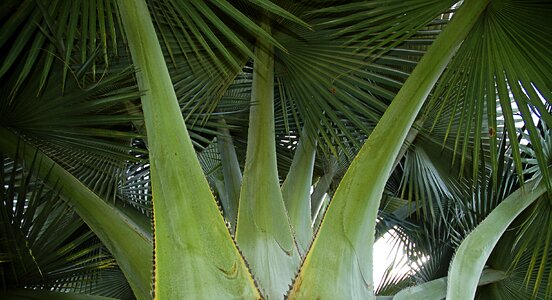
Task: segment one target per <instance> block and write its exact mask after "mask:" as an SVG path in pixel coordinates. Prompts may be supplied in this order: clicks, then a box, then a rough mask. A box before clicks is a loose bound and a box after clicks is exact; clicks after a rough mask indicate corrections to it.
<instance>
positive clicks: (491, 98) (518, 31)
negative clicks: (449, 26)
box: [431, 1, 552, 189]
mask: <svg viewBox="0 0 552 300" xmlns="http://www.w3.org/2000/svg"><path fill="white" fill-rule="evenodd" d="M505 2H506V1H496V2H493V3H492V4H491V5H489V7H488V8H487V10H486V12H485V16H484V17H483V18H481V20H480V21H479V22H478V23H477V24H476V26H475V27H474V29H473V30H472V32H471V33H470V35H469V36H468V38H467V39H466V41H465V42H464V43H463V44H462V46H461V47H460V49H459V51H458V53H457V55H456V57H455V58H454V59H453V61H452V62H451V64H450V65H449V67H448V69H447V71H446V72H445V73H444V74H443V76H442V78H441V80H440V83H439V84H438V86H437V87H436V90H435V92H434V94H433V100H431V101H432V102H433V103H440V104H439V106H440V110H443V108H445V107H448V108H449V110H451V108H452V112H450V113H449V116H457V118H458V119H459V120H460V121H459V124H458V125H457V126H454V127H453V126H451V125H450V123H449V125H448V128H447V134H446V138H445V140H446V139H447V138H448V139H454V145H455V149H457V150H458V152H459V153H461V161H462V165H463V166H464V165H467V164H466V163H465V159H466V157H468V156H471V157H473V158H474V159H473V160H472V161H473V167H472V170H473V174H474V175H475V174H477V173H478V172H477V169H478V168H479V165H478V164H479V159H477V158H478V157H479V156H480V155H481V153H482V151H483V149H482V146H481V144H482V143H483V144H488V145H489V146H488V147H489V149H490V150H489V151H490V152H489V154H490V158H489V159H488V161H489V164H490V166H491V168H492V169H493V172H494V173H496V170H497V167H498V165H499V163H498V158H497V157H496V155H495V154H496V153H498V152H497V151H496V149H498V142H499V141H498V140H497V136H498V135H497V133H498V132H499V131H501V129H500V127H501V122H503V123H504V127H505V129H506V131H507V132H508V140H509V143H510V144H511V147H512V150H511V155H512V156H513V157H514V161H515V165H516V170H517V172H518V174H519V175H520V176H521V174H522V171H523V170H522V161H521V156H520V143H519V141H518V139H517V131H518V129H517V127H516V122H517V120H516V114H515V113H516V111H517V112H518V114H519V116H520V117H521V120H522V121H523V124H524V127H525V129H526V130H527V132H528V134H529V138H530V140H531V141H537V140H539V134H538V128H537V127H536V124H535V122H534V121H533V117H536V118H539V119H541V120H542V122H544V123H546V124H549V123H550V122H551V121H552V118H551V114H550V95H551V94H550V91H551V90H552V87H551V85H550V81H549V80H548V78H550V76H551V75H552V74H551V73H550V72H551V71H550V70H552V60H551V59H550V55H549V54H550V50H549V49H551V47H552V44H551V40H552V35H551V33H550V31H549V30H546V29H545V28H546V27H547V24H548V15H550V13H552V11H551V8H550V6H549V5H547V3H543V2H539V1H509V2H508V4H506V3H505ZM497 102H498V103H499V104H500V105H499V107H500V109H498V108H497V105H496V104H497ZM445 110H446V108H445ZM447 118H448V117H447ZM449 120H451V119H449ZM442 121H445V120H440V121H439V122H442ZM445 122H446V121H445ZM534 151H535V154H536V156H537V159H538V160H537V161H538V165H539V168H540V169H541V172H542V173H543V175H544V178H545V179H546V180H549V179H550V177H549V172H548V169H547V167H546V163H545V158H544V153H543V149H542V147H541V146H540V144H539V143H535V147H534ZM495 180H496V179H495ZM549 189H550V187H549Z"/></svg>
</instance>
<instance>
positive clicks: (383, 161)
mask: <svg viewBox="0 0 552 300" xmlns="http://www.w3.org/2000/svg"><path fill="white" fill-rule="evenodd" d="M488 2H489V1H488V0H487V1H482V0H471V1H469V0H467V1H464V3H463V5H462V6H461V8H460V9H459V10H458V11H457V12H456V13H455V16H454V18H453V19H452V21H451V22H450V23H449V24H448V25H447V27H446V28H445V29H444V30H443V31H442V32H441V34H440V35H439V37H438V38H437V40H436V41H435V42H434V43H433V45H432V46H431V47H430V48H429V49H428V51H427V53H426V54H425V55H424V57H423V58H422V59H421V61H420V62H419V63H418V65H417V66H416V68H415V69H414V71H413V72H412V74H411V75H410V77H409V78H408V80H407V81H406V82H405V83H404V85H403V87H402V88H401V90H400V91H399V93H398V94H397V96H396V97H395V99H393V102H392V103H391V105H390V106H389V107H388V108H387V110H386V111H385V114H384V115H383V116H382V118H381V120H380V121H379V122H378V124H377V126H376V128H374V131H373V132H372V133H371V134H370V136H369V138H368V140H367V141H366V143H365V144H364V146H363V147H362V149H361V150H360V152H359V153H358V155H357V156H356V158H355V160H354V161H353V163H352V164H351V166H350V167H349V169H348V170H347V173H346V174H345V176H344V178H343V180H342V181H341V183H340V185H339V187H338V188H337V190H336V192H335V195H334V197H333V199H332V202H331V203H330V205H329V207H328V211H327V213H326V215H325V217H324V220H323V221H322V224H321V227H320V231H319V233H318V235H317V237H316V238H315V240H314V242H313V246H312V248H311V250H310V252H309V253H308V255H307V257H306V260H305V262H304V263H303V266H302V268H301V271H300V273H299V276H298V278H297V280H296V281H295V283H294V286H293V290H292V292H291V295H290V299H317V298H320V299H336V298H342V299H374V297H375V296H374V287H373V275H372V269H373V262H372V255H373V253H372V252H373V245H374V236H375V226H376V218H377V213H378V209H379V204H380V199H381V195H382V193H383V190H384V188H385V183H386V181H387V178H388V176H389V173H390V172H391V168H392V166H393V162H394V160H395V158H396V157H397V155H398V153H399V150H400V148H401V145H402V144H403V142H404V140H405V138H406V135H407V134H408V131H409V130H410V128H411V126H412V124H413V122H414V120H415V118H416V116H417V114H418V112H419V110H420V108H421V107H422V105H423V103H424V102H425V100H426V98H427V96H428V94H429V92H430V91H431V89H432V88H433V86H434V84H435V82H436V81H437V79H438V78H439V76H440V75H441V73H442V72H443V70H444V69H445V67H446V65H447V64H448V63H449V61H450V59H451V58H452V57H453V55H454V54H455V53H456V50H457V49H458V47H459V46H460V45H461V43H462V41H463V40H464V38H465V37H466V36H467V34H468V33H469V31H470V30H471V28H472V27H473V25H474V24H475V23H476V22H477V20H478V19H479V16H480V15H481V13H482V12H483V11H484V9H485V8H486V6H487V4H488ZM344 258H347V259H344Z"/></svg>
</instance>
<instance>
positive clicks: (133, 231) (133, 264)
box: [0, 127, 153, 299]
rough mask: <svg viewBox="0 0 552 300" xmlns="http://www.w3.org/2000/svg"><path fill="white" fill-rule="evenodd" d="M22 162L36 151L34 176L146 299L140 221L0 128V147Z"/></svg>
mask: <svg viewBox="0 0 552 300" xmlns="http://www.w3.org/2000/svg"><path fill="white" fill-rule="evenodd" d="M18 141H19V155H20V156H22V157H23V160H24V161H27V162H30V161H32V160H33V159H34V156H35V154H36V161H37V162H39V165H38V166H37V169H38V175H39V176H40V177H41V178H43V179H45V180H47V183H48V184H49V185H50V186H60V188H61V195H62V198H63V199H64V200H66V201H68V202H69V203H70V204H71V206H72V207H73V209H74V210H75V211H76V212H77V214H79V216H80V217H81V218H82V219H83V220H84V222H85V223H86V224H87V225H88V226H89V227H90V229H92V231H94V233H95V234H96V235H97V236H98V238H99V239H100V240H101V241H102V243H103V244H104V245H105V246H106V247H107V249H109V251H110V252H111V254H112V255H113V257H115V259H116V260H117V264H118V265H119V267H120V268H121V270H122V271H123V273H124V274H125V277H126V278H127V280H128V282H129V284H130V286H131V287H132V291H133V292H134V294H135V296H136V297H137V298H138V299H149V298H150V284H151V278H150V274H151V251H152V249H153V245H152V240H151V234H150V233H149V231H148V230H147V229H146V228H143V227H142V226H143V223H135V222H134V221H133V220H132V219H131V218H129V217H128V216H127V215H126V214H124V213H123V212H121V211H120V210H118V209H116V208H114V207H113V206H111V205H109V204H108V203H106V201H104V200H103V199H101V198H100V197H98V195H96V194H95V193H94V192H93V191H91V190H90V189H89V188H87V187H86V186H85V185H84V184H83V183H82V182H80V181H79V180H78V179H77V178H75V177H74V176H73V175H71V174H70V173H69V172H67V170H65V169H64V168H63V167H61V166H60V165H58V164H57V163H55V162H54V161H53V160H52V159H50V158H49V157H48V156H47V155H46V154H44V153H43V152H41V151H40V150H38V149H37V148H36V147H34V146H33V145H31V144H29V143H28V142H25V141H24V140H22V139H20V138H19V137H18V136H17V135H15V134H14V133H12V132H11V131H9V130H8V129H6V128H4V127H0V149H1V150H2V152H4V153H6V154H8V155H10V156H12V157H14V155H15V153H16V151H17V150H18Z"/></svg>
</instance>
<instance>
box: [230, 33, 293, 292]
mask: <svg viewBox="0 0 552 300" xmlns="http://www.w3.org/2000/svg"><path fill="white" fill-rule="evenodd" d="M263 29H265V30H267V31H269V30H270V27H269V26H268V25H267V24H263ZM255 56H256V58H257V60H255V64H254V66H253V82H252V90H251V109H250V113H249V129H248V138H247V156H246V161H245V167H244V174H243V181H242V187H241V193H240V204H239V208H238V223H237V229H236V240H237V241H238V244H239V245H240V249H241V250H242V251H243V253H244V255H245V256H246V257H247V261H248V263H249V266H250V267H251V270H252V272H253V274H254V276H255V279H257V281H258V282H259V284H260V286H261V287H262V292H263V294H264V296H265V297H267V298H269V299H282V298H283V296H284V293H285V292H286V291H287V290H288V288H289V284H290V283H291V279H292V277H293V275H294V274H295V272H296V270H297V266H298V265H299V255H298V252H297V248H296V245H295V242H294V240H293V235H292V232H291V227H290V224H289V219H288V216H287V214H286V210H285V206H284V201H283V198H282V192H281V190H280V184H279V179H278V169H277V165H276V142H275V130H274V53H273V47H272V45H271V44H270V43H268V42H266V41H264V40H258V41H257V43H256V46H255Z"/></svg>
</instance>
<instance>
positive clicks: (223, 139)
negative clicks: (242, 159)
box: [217, 119, 242, 231]
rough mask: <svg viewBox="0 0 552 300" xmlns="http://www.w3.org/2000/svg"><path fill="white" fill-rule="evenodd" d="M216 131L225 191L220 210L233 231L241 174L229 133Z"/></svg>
mask: <svg viewBox="0 0 552 300" xmlns="http://www.w3.org/2000/svg"><path fill="white" fill-rule="evenodd" d="M220 123H221V124H222V125H223V126H225V125H226V122H225V121H224V119H221V121H220ZM218 131H219V132H220V134H218V135H217V146H218V150H219V153H220V160H221V164H222V174H223V176H224V189H225V191H226V193H225V195H226V198H225V199H224V200H225V201H223V202H222V208H223V209H224V213H225V215H226V217H227V218H228V221H229V222H230V226H231V228H232V230H234V231H235V229H236V221H237V218H238V203H239V199H240V188H241V182H242V173H241V170H240V164H239V162H238V156H237V155H236V148H235V147H234V142H233V141H232V136H231V135H230V131H229V130H228V128H226V127H220V128H219V129H218Z"/></svg>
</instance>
